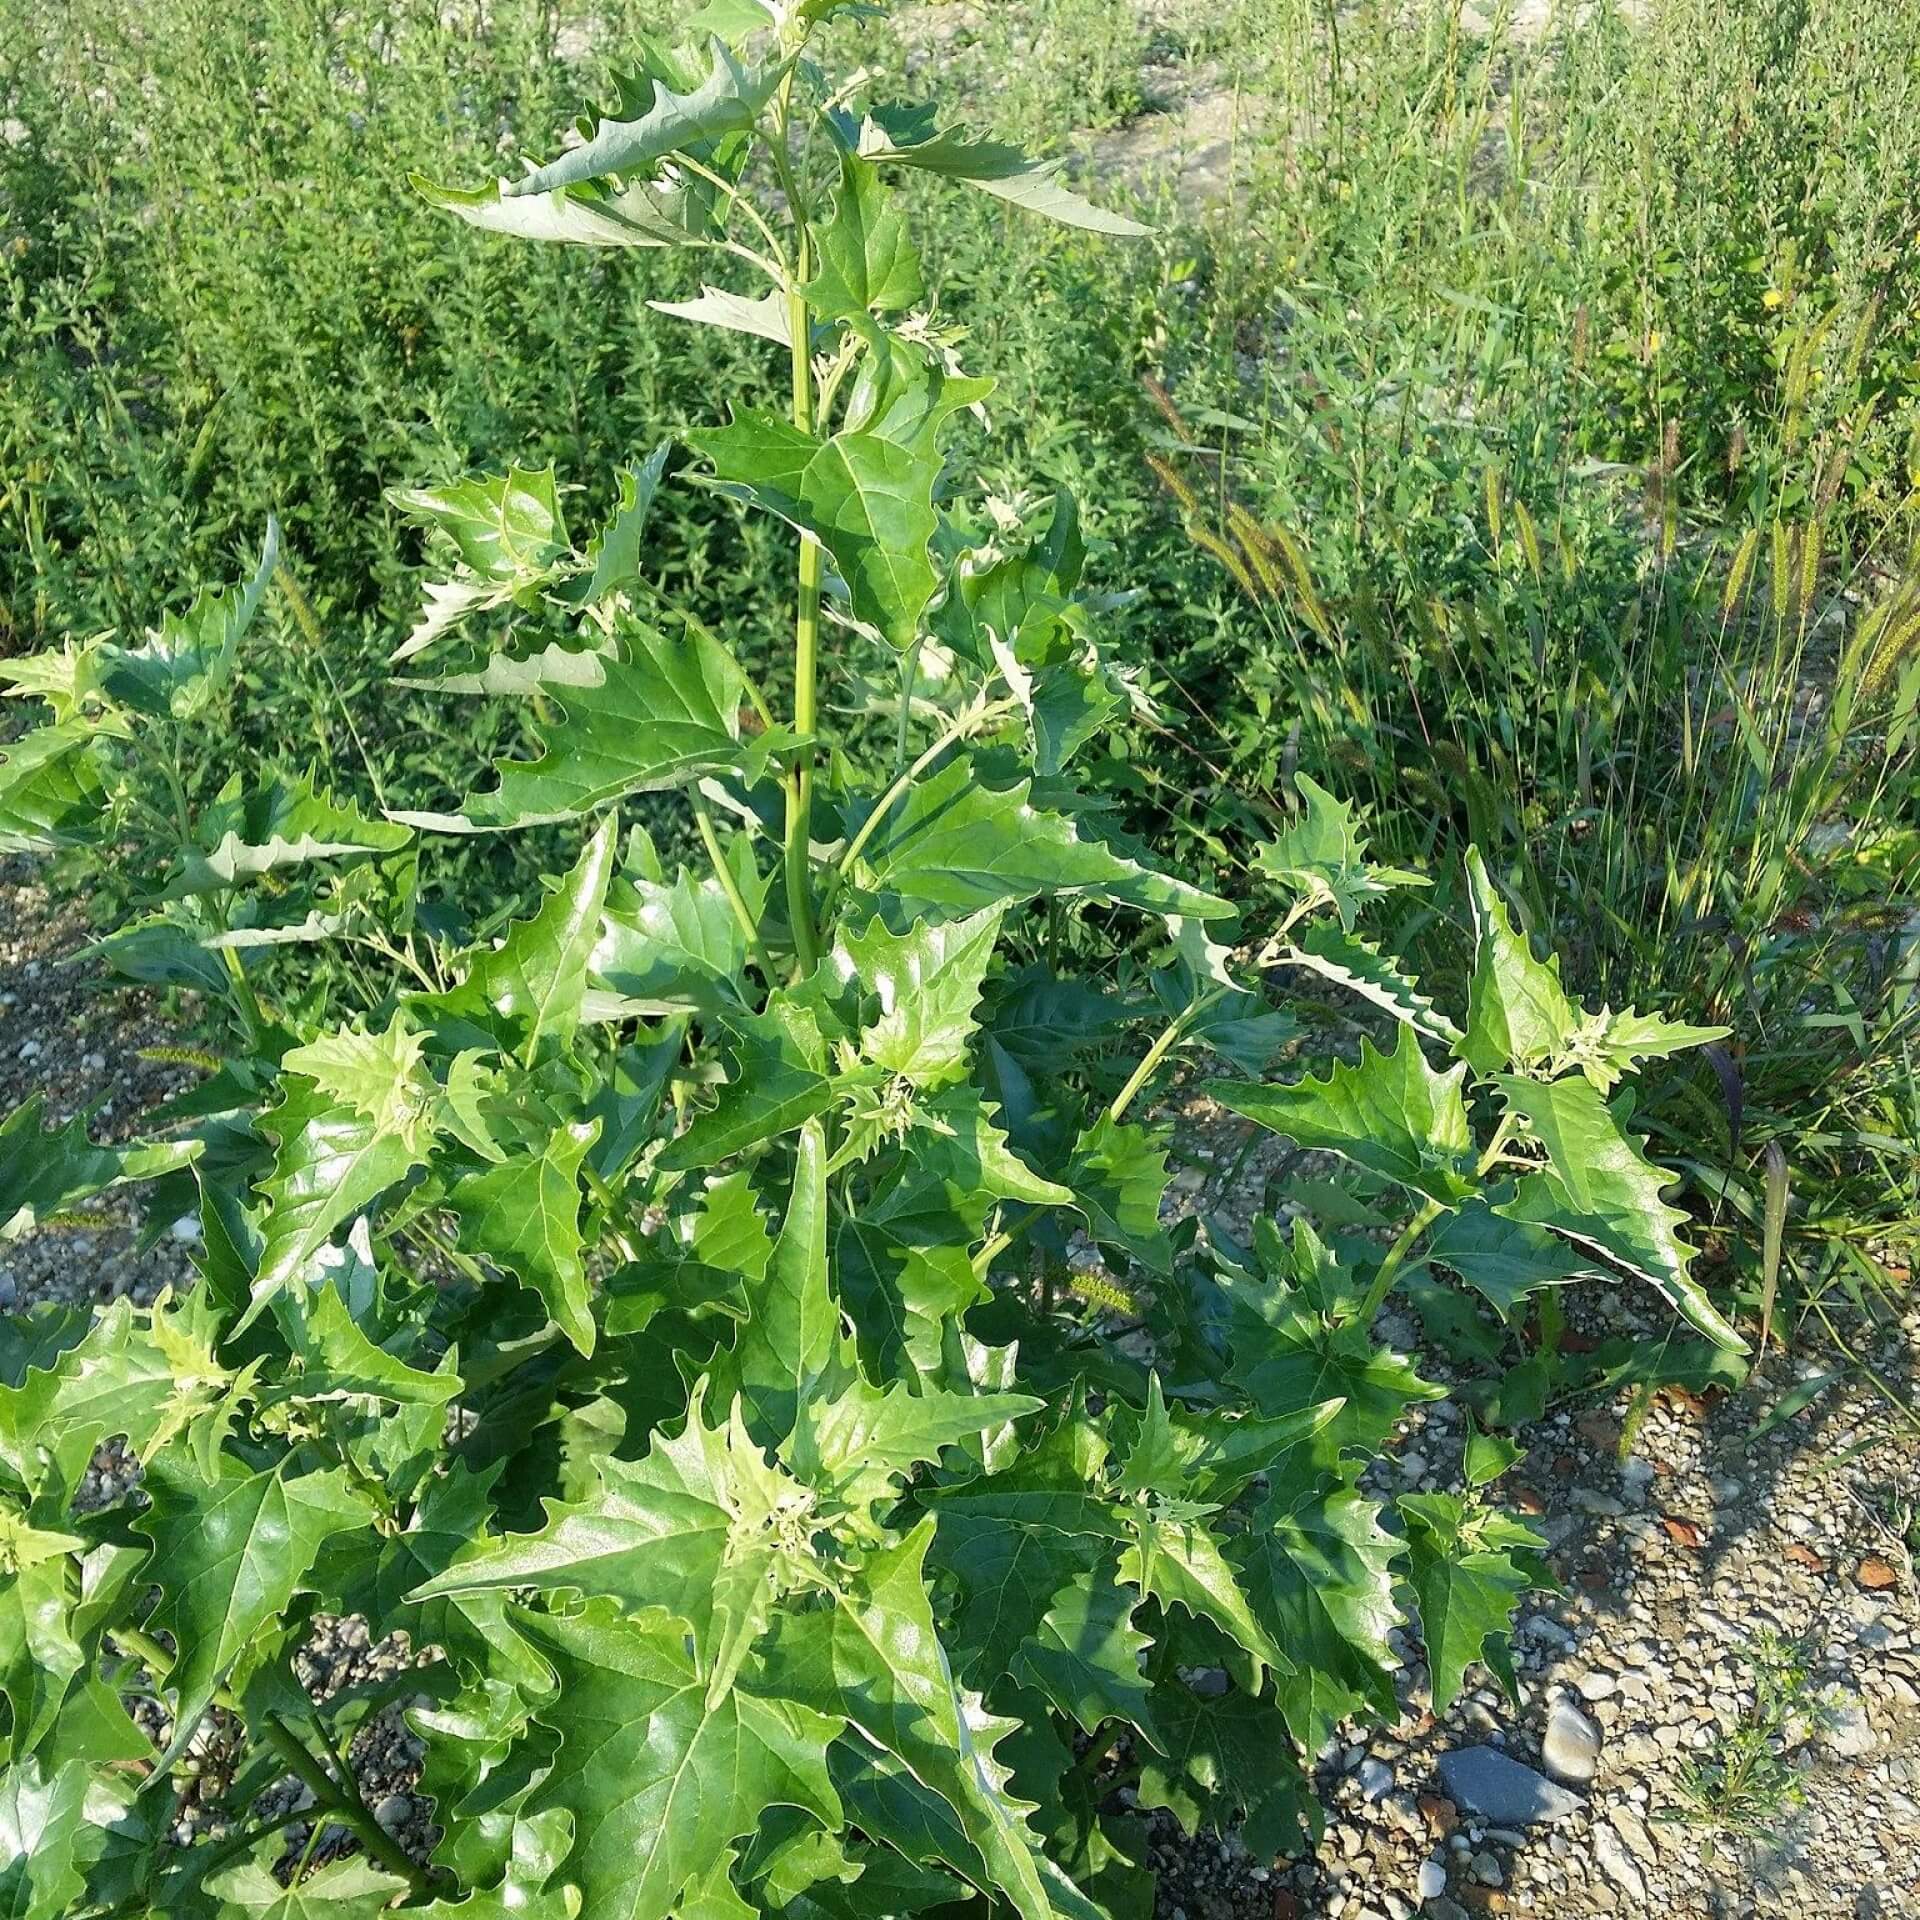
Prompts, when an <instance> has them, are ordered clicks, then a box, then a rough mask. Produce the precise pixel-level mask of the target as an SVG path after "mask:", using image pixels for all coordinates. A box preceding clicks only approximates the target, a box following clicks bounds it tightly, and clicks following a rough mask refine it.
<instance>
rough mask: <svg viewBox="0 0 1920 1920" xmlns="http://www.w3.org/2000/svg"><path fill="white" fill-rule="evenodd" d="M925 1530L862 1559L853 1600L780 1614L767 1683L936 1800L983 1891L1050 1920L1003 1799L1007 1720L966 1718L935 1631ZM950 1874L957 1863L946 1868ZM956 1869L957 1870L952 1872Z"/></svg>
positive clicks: (1025, 1838)
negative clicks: (864, 1743)
mask: <svg viewBox="0 0 1920 1920" xmlns="http://www.w3.org/2000/svg"><path fill="white" fill-rule="evenodd" d="M933 1527H934V1523H933V1521H932V1519H931V1518H928V1519H925V1520H922V1521H921V1523H920V1524H919V1526H917V1527H916V1528H915V1529H914V1530H913V1532H912V1533H911V1534H909V1535H908V1536H907V1538H906V1539H904V1540H902V1541H901V1542H900V1543H899V1544H898V1545H897V1546H893V1547H887V1548H882V1549H880V1550H879V1551H877V1552H876V1553H874V1554H873V1555H871V1556H870V1557H869V1559H868V1561H867V1563H866V1565H865V1567H864V1568H863V1569H862V1578H861V1581H860V1585H859V1589H858V1591H856V1592H848V1591H847V1590H845V1589H842V1590H840V1591H839V1592H837V1593H836V1594H835V1596H834V1604H833V1605H832V1606H831V1607H830V1608H825V1609H822V1610H820V1611H817V1612H810V1613H799V1614H787V1615H784V1616H783V1617H782V1619H781V1621H780V1626H779V1632H778V1635H777V1637H776V1639H775V1641H774V1644H773V1647H772V1650H771V1651H770V1652H769V1654H768V1655H767V1658H766V1672H767V1676H768V1680H769V1683H770V1684H772V1685H776V1686H778V1687H779V1688H780V1689H781V1691H782V1692H783V1693H786V1694H788V1695H790V1696H791V1697H793V1698H794V1699H797V1700H800V1701H804V1702H806V1703H808V1704H809V1705H811V1706H813V1707H814V1708H815V1709H816V1710H818V1711H820V1712H823V1713H837V1714H842V1715H844V1716H845V1717H846V1718H847V1719H848V1720H850V1721H851V1722H852V1723H853V1724H854V1725H855V1726H856V1727H858V1728H859V1730H860V1731H861V1732H862V1733H863V1734H864V1735H865V1736H866V1737H867V1739H869V1740H870V1741H872V1742H873V1744H874V1745H875V1746H876V1747H878V1748H879V1749H880V1750H881V1751H882V1752H883V1753H887V1754H891V1755H892V1756H894V1758H896V1759H897V1760H898V1761H900V1763H901V1764H902V1765H903V1766H904V1767H906V1769H907V1770H908V1771H909V1772H910V1773H911V1774H912V1775H913V1776H914V1778H915V1779H917V1780H918V1781H920V1782H921V1783H922V1784H923V1785H924V1786H925V1787H927V1788H928V1789H929V1790H931V1791H932V1792H933V1793H935V1794H937V1795H939V1797H940V1798H941V1799H942V1800H943V1801H945V1803H946V1805H947V1807H948V1808H949V1810H950V1811H951V1813H952V1815H953V1817H954V1819H955V1820H956V1821H957V1823H958V1824H959V1826H960V1827H961V1829H962V1830H963V1831H964V1833H965V1834H966V1836H967V1839H968V1841H969V1842H970V1843H971V1844H972V1846H973V1847H974V1848H975V1849H977V1850H978V1853H979V1856H980V1858H981V1859H982V1860H983V1861H984V1862H985V1865H986V1870H987V1875H986V1877H987V1878H988V1879H989V1880H990V1882H991V1887H990V1888H983V1889H982V1890H983V1891H989V1890H991V1891H996V1892H998V1893H1000V1894H1001V1895H1003V1896H1004V1897H1005V1898H1006V1900H1007V1901H1008V1902H1009V1903H1010V1904H1011V1905H1012V1907H1013V1908H1014V1909H1015V1911H1016V1912H1018V1913H1020V1914H1021V1915H1022V1916H1024V1920H1053V1916H1052V1906H1051V1903H1050V1901H1049V1898H1048V1894H1047V1887H1046V1880H1045V1877H1044V1876H1043V1874H1042V1871H1041V1868H1040V1865H1039V1861H1038V1859H1037V1852H1036V1848H1037V1843H1036V1837H1035V1835H1034V1834H1033V1832H1032V1830H1031V1829H1030V1828H1029V1827H1028V1825H1027V1814H1028V1813H1029V1812H1030V1811H1031V1809H1030V1808H1029V1807H1028V1806H1027V1805H1026V1804H1024V1803H1023V1802H1020V1801H1017V1800H1014V1799H1013V1798H1012V1797H1011V1796H1010V1795H1009V1794H1008V1792H1007V1789H1006V1780H1005V1773H1004V1770H1003V1769H1002V1768H1001V1767H1000V1766H998V1765H997V1764H996V1763H995V1761H994V1758H993V1746H994V1743H995V1742H996V1741H997V1740H998V1739H999V1737H1000V1735H1001V1733H1002V1732H1003V1731H1005V1730H1006V1729H1007V1728H1008V1727H1009V1726H1010V1725H1011V1723H1010V1722H993V1721H990V1720H987V1719H986V1718H985V1717H984V1715H982V1714H980V1713H979V1712H978V1711H977V1710H973V1711H970V1710H969V1709H968V1706H967V1704H966V1703H965V1702H964V1701H963V1700H962V1698H961V1697H960V1694H959V1691H958V1689H957V1688H956V1687H955V1684H954V1679H953V1675H952V1672H951V1671H950V1669H949V1668H948V1665H947V1658H946V1653H945V1651H944V1649H943V1648H942V1647H941V1644H940V1639H939V1635H938V1634H937V1632H936V1631H935V1628H934V1622H933V1609H932V1605H931V1603H930V1601H929V1599H928V1597H927V1589H926V1575H925V1571H924V1562H925V1559H926V1553H927V1548H928V1546H929V1545H930V1544H931V1542H932V1539H933ZM955 1864H958V1863H955ZM962 1870H963V1871H964V1869H962Z"/></svg>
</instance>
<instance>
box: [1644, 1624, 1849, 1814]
mask: <svg viewBox="0 0 1920 1920" xmlns="http://www.w3.org/2000/svg"><path fill="white" fill-rule="evenodd" d="M1745 1664H1746V1666H1747V1669H1748V1672H1749V1673H1750V1675H1751V1676H1752V1684H1753V1697H1752V1699H1751V1700H1750V1701H1748V1702H1747V1703H1746V1705H1745V1706H1744V1707H1743V1708H1742V1709H1741V1711H1740V1713H1739V1715H1738V1717H1737V1718H1736V1719H1735V1720H1734V1722H1733V1724H1732V1725H1731V1726H1730V1727H1723V1728H1722V1729H1721V1730H1720V1731H1719V1732H1718V1733H1716V1734H1715V1735H1714V1737H1713V1739H1712V1741H1711V1743H1710V1744H1709V1745H1708V1746H1707V1748H1706V1750H1705V1751H1704V1752H1703V1753H1701V1754H1700V1755H1699V1757H1698V1758H1689V1759H1688V1760H1686V1761H1685V1762H1684V1763H1683V1764H1682V1766H1681V1769H1680V1772H1679V1775H1678V1786H1679V1790H1680V1799H1681V1808H1682V1814H1681V1817H1682V1818H1684V1819H1685V1820H1686V1821H1687V1822H1688V1823H1689V1824H1692V1825H1695V1826H1699V1827H1704V1828H1707V1829H1709V1830H1710V1831H1712V1832H1714V1833H1719V1834H1725V1835H1728V1836H1730V1837H1733V1838H1736V1839H1742V1840H1767V1839H1770V1838H1771V1837H1772V1836H1773V1835H1774V1834H1775V1832H1776V1831H1777V1830H1778V1828H1779V1827H1780V1825H1781V1823H1782V1822H1783V1821H1784V1820H1785V1819H1786V1818H1787V1816H1788V1815H1789V1814H1790V1813H1791V1812H1792V1810H1793V1809H1794V1808H1795V1807H1797V1806H1798V1805H1800V1803H1801V1801H1802V1799H1803V1798H1804V1794H1805V1787H1804V1783H1803V1781H1802V1779H1801V1775H1800V1769H1799V1768H1798V1767H1797V1766H1796V1765H1795V1764H1794V1760H1793V1749H1794V1747H1795V1746H1796V1745H1798V1744H1799V1743H1800V1742H1802V1741H1804V1740H1805V1739H1806V1738H1807V1737H1808V1735H1809V1734H1810V1733H1811V1732H1812V1731H1813V1730H1814V1729H1816V1728H1817V1727H1818V1726H1819V1725H1820V1724H1821V1722H1822V1719H1823V1717H1824V1716H1825V1715H1827V1714H1828V1713H1830V1711H1831V1707H1830V1704H1829V1703H1828V1701H1827V1700H1826V1699H1825V1698H1824V1697H1823V1696H1822V1694H1821V1692H1820V1691H1819V1689H1817V1688H1816V1687H1815V1685H1814V1682H1813V1659H1812V1653H1811V1650H1810V1648H1809V1647H1808V1646H1807V1645H1806V1644H1803V1643H1801V1642H1798V1641H1792V1640H1788V1639H1785V1638H1783V1637H1782V1636H1781V1635H1779V1634H1777V1633H1775V1632H1774V1631H1773V1630H1772V1629H1771V1628H1764V1629H1762V1630H1761V1632H1760V1633H1758V1634H1757V1635H1756V1636H1755V1637H1754V1642H1753V1645H1752V1647H1751V1649H1750V1650H1749V1651H1748V1653H1747V1654H1746V1656H1745Z"/></svg>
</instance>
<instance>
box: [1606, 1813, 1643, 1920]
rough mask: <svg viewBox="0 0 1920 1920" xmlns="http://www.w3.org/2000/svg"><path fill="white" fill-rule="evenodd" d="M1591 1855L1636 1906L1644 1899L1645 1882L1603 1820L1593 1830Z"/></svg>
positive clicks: (1615, 1834) (1617, 1838) (1618, 1839)
mask: <svg viewBox="0 0 1920 1920" xmlns="http://www.w3.org/2000/svg"><path fill="white" fill-rule="evenodd" d="M1593 1857H1594V1859H1595V1860H1596V1861H1597V1862H1598V1863H1599V1867H1600V1871H1601V1872H1602V1873H1604V1874H1605V1875H1606V1876H1607V1878H1608V1879H1609V1880H1611V1881H1612V1882H1613V1884H1614V1885H1615V1886H1616V1887H1618V1888H1619V1889H1620V1891H1621V1892H1622V1893H1624V1894H1625V1895H1626V1896H1627V1898H1628V1899H1630V1900H1632V1901H1633V1902H1634V1903H1635V1905H1636V1906H1637V1905H1639V1904H1640V1903H1642V1902H1644V1901H1645V1899H1646V1897H1647V1883H1646V1881H1644V1880H1643V1879H1642V1878H1641V1877H1640V1869H1639V1868H1638V1867H1636V1866H1635V1865H1634V1864H1633V1862H1632V1861H1631V1860H1630V1859H1629V1858H1628V1857H1627V1850H1626V1848H1625V1847H1624V1846H1622V1845H1621V1842H1620V1836H1619V1835H1618V1834H1617V1833H1615V1832H1614V1830H1613V1829H1612V1828H1611V1827H1610V1826H1608V1825H1607V1823H1606V1822H1605V1821H1604V1820H1603V1821H1601V1823H1600V1824H1599V1825H1598V1826H1596V1827H1595V1828H1594V1830H1593Z"/></svg>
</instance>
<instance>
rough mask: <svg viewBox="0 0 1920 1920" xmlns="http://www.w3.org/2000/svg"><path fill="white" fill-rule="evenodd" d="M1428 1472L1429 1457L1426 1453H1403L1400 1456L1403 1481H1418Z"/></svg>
mask: <svg viewBox="0 0 1920 1920" xmlns="http://www.w3.org/2000/svg"><path fill="white" fill-rule="evenodd" d="M1426 1470H1427V1456H1426V1455H1425V1454H1424V1453H1403V1454H1402V1455H1401V1456H1400V1478H1401V1479H1402V1480H1405V1481H1408V1482H1409V1483H1411V1482H1412V1481H1415V1480H1418V1479H1419V1478H1420V1476H1421V1475H1422V1474H1423V1473H1425V1472H1426Z"/></svg>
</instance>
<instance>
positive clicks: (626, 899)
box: [591, 867, 760, 1013]
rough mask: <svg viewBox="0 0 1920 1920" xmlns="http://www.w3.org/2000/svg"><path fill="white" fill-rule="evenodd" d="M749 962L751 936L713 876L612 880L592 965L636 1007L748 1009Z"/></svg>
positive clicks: (654, 1009)
mask: <svg viewBox="0 0 1920 1920" xmlns="http://www.w3.org/2000/svg"><path fill="white" fill-rule="evenodd" d="M754 878H755V883H756V884H755V886H754V888H753V892H758V891H760V888H759V886H758V876H757V875H755V876H754ZM752 897H753V896H752V893H751V892H750V893H748V895H747V898H748V900H749V903H751V900H752ZM746 960H747V941H746V935H745V933H744V932H743V931H742V930H741V926H740V922H739V920H738V918H737V917H736V916H735V914H734V911H733V908H732V905H731V904H730V902H729V901H728V899H727V895H726V890H725V889H724V888H723V887H722V886H721V884H720V882H719V881H718V880H717V879H716V878H714V877H713V876H712V875H710V874H706V875H702V876H701V877H699V878H698V879H695V878H693V877H692V876H691V875H689V874H688V872H687V871H686V869H685V868H684V867H683V868H682V869H681V870H680V872H679V874H678V875H677V876H676V877H675V878H674V880H673V881H672V882H671V883H667V882H664V881H657V880H649V879H647V878H645V877H644V876H641V875H635V876H632V877H626V876H622V877H621V878H619V879H617V880H616V881H615V882H614V884H613V886H612V887H611V888H610V889H609V891H608V895H607V909H606V915H605V918H604V919H603V921H602V923H601V927H600V937H599V939H598V940H597V941H596V942H595V944H594V949H593V958H592V962H591V966H592V971H593V975H594V977H595V978H596V979H597V980H600V981H603V982H604V983H605V984H606V985H607V986H608V987H610V988H611V989H612V990H613V991H614V992H615V993H617V994H619V995H620V996H621V998H622V1000H623V1001H625V1002H627V1003H628V1004H629V1005H630V1006H632V1007H635V1008H639V1007H645V1008H647V1009H648V1010H649V1011H650V1012H660V1013H667V1012H681V1011H695V1012H712V1011H714V1010H716V1009H721V1010H737V1011H740V1012H746V1011H747V1010H748V1009H747V1001H746V995H745V982H744V981H743V979H742V977H741V976H742V969H743V968H744V967H745V965H746Z"/></svg>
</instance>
